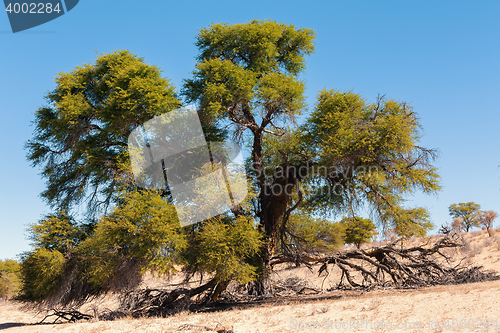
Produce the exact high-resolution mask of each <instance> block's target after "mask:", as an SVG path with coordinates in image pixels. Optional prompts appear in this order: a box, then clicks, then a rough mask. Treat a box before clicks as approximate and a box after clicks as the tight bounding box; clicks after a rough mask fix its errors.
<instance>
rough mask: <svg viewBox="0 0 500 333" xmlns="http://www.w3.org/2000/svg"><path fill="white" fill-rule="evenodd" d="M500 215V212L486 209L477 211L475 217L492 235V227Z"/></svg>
mask: <svg viewBox="0 0 500 333" xmlns="http://www.w3.org/2000/svg"><path fill="white" fill-rule="evenodd" d="M497 217H498V213H497V212H494V211H492V210H485V211H479V212H476V214H475V215H474V219H475V220H476V221H477V222H478V223H479V224H480V225H482V226H483V227H485V228H486V230H487V231H488V235H490V237H491V236H492V231H491V228H492V227H493V222H494V221H495V219H496V218H497Z"/></svg>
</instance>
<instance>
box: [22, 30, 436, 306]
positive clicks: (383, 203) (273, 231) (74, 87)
mask: <svg viewBox="0 0 500 333" xmlns="http://www.w3.org/2000/svg"><path fill="white" fill-rule="evenodd" d="M313 41H314V32H313V31H312V30H310V29H305V28H302V29H297V28H296V27H294V26H293V25H288V24H282V23H277V22H274V21H252V22H249V23H247V24H234V25H228V24H212V25H211V26H209V27H207V28H205V29H202V30H201V31H200V33H199V35H198V36H197V39H196V45H197V47H198V48H199V54H198V58H197V59H198V63H197V65H196V67H195V69H194V72H193V76H192V78H190V79H187V80H186V81H185V84H184V86H183V88H182V91H181V95H182V96H183V97H184V99H185V102H186V103H195V104H196V106H197V108H198V113H199V116H200V119H201V121H202V126H203V128H204V131H205V134H206V136H208V138H207V139H208V140H207V141H222V140H233V141H234V142H236V143H239V144H240V145H245V144H248V149H249V150H250V158H249V161H248V163H247V166H248V170H247V173H248V175H249V186H250V189H251V190H250V191H249V192H250V193H251V194H252V195H250V196H249V197H248V198H247V200H246V201H245V202H243V203H241V204H240V205H238V206H235V207H232V209H231V211H230V212H228V213H226V214H223V215H221V216H218V217H216V218H213V219H211V220H209V221H205V222H202V223H200V224H198V225H194V226H190V227H186V228H180V226H179V223H178V221H177V219H176V217H175V214H173V206H172V205H171V202H169V200H170V196H169V193H168V189H167V190H166V191H160V192H151V191H145V190H144V189H141V188H138V187H137V186H136V185H135V184H134V182H133V177H132V174H131V167H130V162H129V155H128V151H127V141H126V140H127V137H128V135H129V134H130V132H131V131H132V130H133V129H135V128H136V127H137V126H139V125H141V124H143V123H144V122H146V121H147V120H149V119H151V118H152V117H154V116H156V115H159V114H162V113H165V112H168V111H170V110H173V109H175V108H177V107H179V106H180V105H181V101H180V99H179V97H178V95H176V93H175V91H174V87H173V86H172V85H171V84H170V83H169V81H168V80H167V79H165V78H163V77H162V76H161V73H160V70H159V69H158V68H157V67H155V66H150V65H147V64H145V63H144V61H143V60H142V59H140V58H137V57H136V56H134V55H132V54H130V53H129V52H126V51H118V52H114V53H111V54H106V55H102V56H99V57H98V59H97V61H96V62H95V63H94V64H91V65H85V66H83V67H78V68H76V69H75V70H74V71H72V72H69V73H61V74H60V75H59V76H58V77H57V79H56V84H57V86H56V89H54V90H53V91H52V92H50V93H49V94H48V95H47V100H48V105H47V106H46V107H42V108H40V109H39V110H38V111H37V113H36V119H35V125H36V127H35V135H34V138H33V139H32V140H30V141H29V142H28V144H27V149H28V151H29V154H28V158H29V160H30V161H32V162H33V164H34V165H35V166H39V167H41V168H42V175H43V176H44V177H45V178H46V179H47V189H46V190H45V191H44V192H43V193H42V197H43V198H45V199H46V200H47V202H48V203H49V204H51V205H52V206H53V207H54V209H55V210H56V211H59V213H57V214H54V215H53V216H49V217H48V218H47V219H45V220H42V221H41V222H40V224H41V225H42V227H39V228H33V229H32V230H33V231H36V230H38V231H44V232H45V231H47V234H50V235H52V234H54V232H53V229H51V227H50V226H54V225H56V224H57V223H59V222H60V223H63V224H64V225H65V227H64V228H60V229H61V230H66V231H68V230H67V229H68V228H71V226H72V225H73V222H71V223H69V224H68V221H69V219H68V218H66V217H65V218H64V219H61V218H59V217H57V216H62V215H61V214H63V213H61V212H63V211H69V212H71V211H73V210H74V208H78V207H79V205H81V204H82V203H84V202H86V203H87V204H88V213H89V214H88V218H89V219H90V220H91V221H92V223H91V227H89V228H79V229H78V230H77V231H78V233H77V234H78V235H79V236H78V238H75V241H74V242H72V246H70V247H64V249H63V248H49V247H48V246H44V244H45V243H44V242H42V243H40V242H39V243H37V246H38V248H36V249H35V250H34V251H33V252H31V253H28V254H26V257H25V261H24V262H25V263H28V264H29V263H33V265H34V266H33V265H32V266H33V267H35V266H36V265H41V266H43V267H44V265H45V263H50V262H57V269H56V270H50V269H48V271H51V272H52V273H53V274H52V275H46V276H44V277H42V278H43V279H46V278H47V276H54V279H57V278H59V279H60V278H61V276H63V275H64V274H66V275H67V274H70V275H72V276H73V278H72V279H71V281H77V282H78V283H80V285H79V286H75V288H76V289H77V290H79V291H80V292H82V291H83V292H94V291H96V290H97V291H102V290H107V289H109V288H111V287H112V286H113V283H114V282H112V281H111V280H112V278H113V277H116V276H120V275H122V273H123V268H124V267H129V266H127V263H129V264H130V263H133V265H132V266H133V267H135V268H137V269H139V268H142V269H151V270H154V271H159V272H162V273H165V274H169V273H171V272H172V271H173V270H174V269H175V265H174V264H176V263H180V264H181V265H184V267H186V271H187V272H188V273H189V274H193V273H196V272H201V273H209V274H210V275H212V276H213V278H212V279H211V280H210V281H208V282H207V284H205V285H204V286H203V287H201V288H198V289H196V290H193V291H183V295H185V296H192V295H195V294H196V293H199V292H204V291H206V290H212V299H215V298H217V296H218V295H219V294H220V292H221V291H222V290H223V289H224V288H225V287H226V286H227V285H228V283H229V281H231V280H237V281H239V282H242V283H246V282H248V281H250V280H255V279H257V280H258V281H259V282H258V283H256V284H255V286H257V288H256V289H255V290H256V291H257V292H260V293H263V292H266V284H265V283H264V282H265V281H266V278H267V276H268V273H269V271H270V270H271V269H272V264H273V258H275V257H276V255H277V254H279V255H280V259H279V260H280V262H283V261H291V262H294V263H297V262H300V261H301V260H306V259H303V258H302V256H301V255H302V253H303V252H304V251H306V250H307V248H308V247H307V246H304V236H303V235H300V234H297V230H298V229H297V226H296V225H294V224H293V223H291V222H290V221H293V218H292V219H291V217H293V216H295V215H297V216H299V215H300V214H302V216H304V215H303V214H309V215H317V216H323V217H326V216H329V215H332V214H333V215H335V214H337V215H351V216H355V214H356V213H357V212H358V211H359V210H361V209H366V208H369V209H372V211H373V215H374V218H375V219H376V220H378V222H379V223H380V225H381V226H382V227H391V228H395V229H396V231H397V232H398V233H399V234H400V235H403V236H407V237H410V236H413V235H422V234H425V232H426V230H427V229H429V228H430V227H431V223H430V222H429V217H428V213H427V212H426V211H425V209H423V208H407V207H405V206H404V198H405V196H406V195H409V194H412V193H413V192H414V191H415V190H421V191H423V192H426V193H433V192H434V191H436V190H437V189H439V184H438V176H437V174H436V171H435V168H434V167H432V165H431V164H430V161H431V160H432V158H433V157H434V151H433V150H429V149H425V148H423V147H421V146H419V145H418V140H419V124H418V118H417V115H416V113H415V112H414V111H413V109H412V108H411V106H409V105H407V104H406V103H404V102H398V101H394V100H391V99H386V98H383V97H381V98H378V99H377V100H376V101H375V102H374V103H368V102H367V101H366V100H364V99H363V98H362V97H361V96H360V95H358V94H356V93H353V92H339V91H335V90H323V91H320V92H319V94H318V98H317V102H316V104H315V106H314V108H313V110H312V111H311V112H310V113H309V114H308V117H307V118H306V119H305V121H304V122H303V124H297V122H296V119H298V116H300V115H301V114H302V113H304V112H305V111H306V105H305V97H304V89H305V83H304V82H303V81H301V80H300V77H299V75H300V74H301V73H302V72H303V71H304V69H305V57H306V56H307V55H309V54H311V53H312V52H313V51H314V45H313ZM108 207H111V208H113V210H112V211H111V212H109V211H107V210H106V209H107V208H108ZM99 208H102V209H99ZM58 214H59V215H58ZM64 214H66V213H64ZM64 216H66V215H64ZM317 220H318V221H323V222H324V220H321V219H317ZM57 221H59V222H57ZM311 221H313V220H311ZM49 222H50V223H49ZM55 222H57V223H55ZM54 223H55V224H54ZM327 225H328V223H322V228H323V227H324V226H327ZM82 230H83V231H82ZM68 232H69V233H72V231H71V230H69V231H68ZM39 236H40V237H39ZM45 236H46V235H35V237H34V239H46V237H45ZM334 239H335V236H334V235H332V236H331V237H329V238H328V240H327V242H330V241H331V243H332V244H333V243H335V242H334V241H333V240H334ZM47 244H52V243H51V242H48V243H47ZM301 244H302V245H301ZM40 258H41V259H40ZM44 258H46V259H47V258H49V259H50V260H45V259H44ZM28 264H26V265H25V266H24V269H25V271H26V272H27V274H25V287H26V286H28V287H30V286H32V287H33V288H35V289H33V290H31V289H29V288H28V289H26V288H25V290H24V291H25V295H27V296H29V295H30V293H31V294H33V295H37V297H38V298H42V299H43V298H44V297H48V296H49V295H50V294H51V293H54V292H56V291H53V290H52V289H50V288H49V289H50V290H48V291H44V290H38V289H36V288H37V284H36V283H32V282H33V281H31V282H30V281H28V280H30V279H31V280H33V279H35V280H36V278H31V276H32V274H35V275H36V271H38V270H37V269H35V270H33V269H31V268H30V266H29V265H28ZM43 267H42V268H43ZM44 269H45V268H44ZM28 273H29V274H28ZM108 277H109V279H107V278H108ZM26 279H28V280H26ZM51 279H52V278H51ZM103 279H104V280H106V281H103ZM44 281H45V280H44ZM82 281H83V282H82ZM89 281H90V282H89ZM35 282H36V281H35ZM49 282H50V281H49ZM81 283H84V284H85V283H90V285H85V286H82V285H81ZM48 285H51V284H50V283H48ZM69 289H71V288H66V290H69ZM179 295H180V294H179V293H177V294H175V295H174V296H176V297H178V296H179ZM174 296H172V294H171V295H170V296H169V297H168V298H167V299H168V300H172V301H173V300H175V299H176V297H174ZM37 297H35V298H37ZM27 298H29V297H27ZM69 299H71V297H69Z"/></svg>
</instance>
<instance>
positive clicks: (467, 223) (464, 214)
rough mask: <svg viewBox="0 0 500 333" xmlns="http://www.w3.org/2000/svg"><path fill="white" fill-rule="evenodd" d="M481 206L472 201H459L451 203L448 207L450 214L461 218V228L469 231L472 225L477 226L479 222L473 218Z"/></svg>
mask: <svg viewBox="0 0 500 333" xmlns="http://www.w3.org/2000/svg"><path fill="white" fill-rule="evenodd" d="M480 208H481V206H480V205H479V204H477V203H474V202H465V203H464V202H461V203H459V204H453V205H451V206H450V207H448V210H449V211H450V215H451V216H453V217H455V218H458V217H460V218H462V226H461V229H462V230H464V231H466V232H469V229H470V228H472V227H479V222H478V220H477V219H475V218H474V214H475V213H476V212H477V211H478V210H479V209H480Z"/></svg>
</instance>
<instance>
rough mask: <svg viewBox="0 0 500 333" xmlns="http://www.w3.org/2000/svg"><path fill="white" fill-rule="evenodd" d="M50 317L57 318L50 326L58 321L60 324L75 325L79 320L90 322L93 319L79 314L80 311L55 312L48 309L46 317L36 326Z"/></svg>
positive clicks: (55, 310)
mask: <svg viewBox="0 0 500 333" xmlns="http://www.w3.org/2000/svg"><path fill="white" fill-rule="evenodd" d="M50 312H52V313H50ZM50 317H57V318H56V319H55V320H54V321H53V322H52V324H56V323H57V322H58V321H59V322H60V323H63V322H67V323H75V322H77V321H79V320H90V319H92V318H94V316H92V315H88V314H85V313H81V312H80V311H76V310H57V309H50V310H49V314H48V315H46V316H45V317H44V318H43V319H42V320H41V321H40V322H38V323H37V324H43V322H44V321H45V320H46V319H48V318H50Z"/></svg>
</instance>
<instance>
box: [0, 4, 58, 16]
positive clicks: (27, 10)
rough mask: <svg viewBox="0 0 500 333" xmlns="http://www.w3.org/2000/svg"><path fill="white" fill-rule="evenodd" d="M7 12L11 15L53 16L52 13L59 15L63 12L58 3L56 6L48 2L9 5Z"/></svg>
mask: <svg viewBox="0 0 500 333" xmlns="http://www.w3.org/2000/svg"><path fill="white" fill-rule="evenodd" d="M5 11H6V12H8V13H9V14H11V13H14V14H19V13H23V14H51V13H52V12H56V13H59V12H61V8H59V4H58V3H57V4H56V5H55V6H53V5H52V3H50V2H47V3H43V2H39V3H34V2H32V3H26V2H25V3H17V2H16V3H9V4H8V5H7V7H6V8H5Z"/></svg>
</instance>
